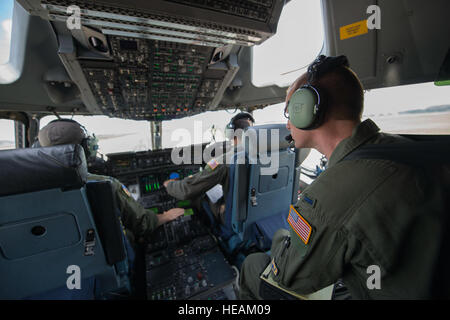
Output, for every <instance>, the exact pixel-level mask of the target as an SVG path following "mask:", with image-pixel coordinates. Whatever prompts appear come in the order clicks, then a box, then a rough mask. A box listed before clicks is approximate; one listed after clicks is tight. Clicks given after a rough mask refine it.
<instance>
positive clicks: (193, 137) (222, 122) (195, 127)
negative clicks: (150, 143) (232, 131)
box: [162, 110, 241, 148]
mask: <svg viewBox="0 0 450 320" xmlns="http://www.w3.org/2000/svg"><path fill="white" fill-rule="evenodd" d="M239 112H241V111H240V110H221V111H210V112H205V113H202V114H198V115H195V116H192V117H187V118H181V119H173V120H170V121H163V123H162V146H163V148H173V147H183V146H188V145H191V144H200V143H209V142H214V141H215V142H219V141H224V140H225V133H224V132H225V126H226V125H227V124H228V122H229V121H230V119H231V118H233V116H235V115H236V114H237V113H239Z"/></svg>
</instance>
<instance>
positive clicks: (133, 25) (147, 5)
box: [19, 0, 284, 47]
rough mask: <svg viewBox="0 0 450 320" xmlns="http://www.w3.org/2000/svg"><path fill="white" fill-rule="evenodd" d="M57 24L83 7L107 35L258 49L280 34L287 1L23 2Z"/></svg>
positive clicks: (86, 19)
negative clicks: (75, 9) (75, 7)
mask: <svg viewBox="0 0 450 320" xmlns="http://www.w3.org/2000/svg"><path fill="white" fill-rule="evenodd" d="M19 2H23V3H24V5H25V8H26V9H27V7H28V10H29V11H30V12H31V13H34V14H39V15H41V16H42V17H46V18H48V19H49V20H53V21H64V22H65V21H67V18H68V17H69V16H71V15H72V14H73V11H69V13H68V10H67V8H68V7H70V6H78V7H79V8H80V18H81V23H82V24H83V25H86V26H91V27H95V28H98V29H100V30H102V32H103V33H104V34H109V35H119V36H132V37H137V38H143V39H153V40H164V41H174V42H179V43H185V44H195V45H205V46H211V47H220V46H223V45H240V46H252V45H255V44H260V43H262V42H263V41H264V40H266V39H268V38H269V37H270V36H272V35H273V34H275V32H276V27H277V24H278V20H279V17H280V14H281V10H282V8H283V5H284V1H283V0H239V1H238V0H220V1H217V0H214V1H211V0H152V1H148V0H127V1H124V0H19Z"/></svg>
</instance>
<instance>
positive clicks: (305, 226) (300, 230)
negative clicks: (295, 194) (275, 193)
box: [287, 205, 312, 244]
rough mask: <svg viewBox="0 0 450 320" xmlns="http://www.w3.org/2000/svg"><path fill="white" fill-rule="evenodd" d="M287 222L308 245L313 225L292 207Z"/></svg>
mask: <svg viewBox="0 0 450 320" xmlns="http://www.w3.org/2000/svg"><path fill="white" fill-rule="evenodd" d="M287 222H288V223H289V225H290V226H291V227H292V229H293V230H294V232H295V233H296V234H297V235H298V236H299V237H300V239H302V241H303V242H304V243H305V244H308V241H309V238H310V237H311V231H312V228H311V225H310V224H309V223H308V222H306V220H305V219H304V218H303V217H302V216H301V215H300V213H298V212H297V210H295V208H294V207H293V206H292V205H291V208H290V210H289V217H288V218H287Z"/></svg>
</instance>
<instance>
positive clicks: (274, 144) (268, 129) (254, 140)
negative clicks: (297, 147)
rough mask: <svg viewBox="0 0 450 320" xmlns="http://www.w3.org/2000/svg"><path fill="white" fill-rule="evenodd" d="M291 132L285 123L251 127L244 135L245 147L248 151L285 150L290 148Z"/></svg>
mask: <svg viewBox="0 0 450 320" xmlns="http://www.w3.org/2000/svg"><path fill="white" fill-rule="evenodd" d="M289 134H290V132H289V130H288V129H287V128H286V124H285V123H280V124H266V125H260V126H254V127H249V128H248V129H247V130H246V131H245V132H244V135H243V137H242V138H243V148H244V149H245V151H246V152H248V153H254V152H255V151H256V150H257V152H258V153H263V152H270V151H278V150H284V149H287V148H289V141H287V140H286V136H288V135H289ZM255 148H256V149H255Z"/></svg>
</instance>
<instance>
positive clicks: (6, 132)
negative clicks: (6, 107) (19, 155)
mask: <svg viewBox="0 0 450 320" xmlns="http://www.w3.org/2000/svg"><path fill="white" fill-rule="evenodd" d="M15 148H16V142H15V133H14V120H7V119H0V150H7V149H15Z"/></svg>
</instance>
